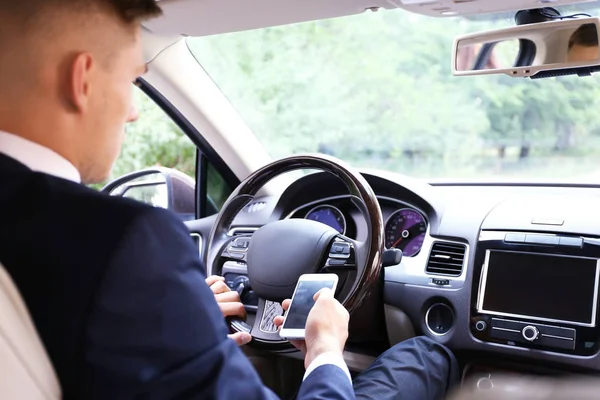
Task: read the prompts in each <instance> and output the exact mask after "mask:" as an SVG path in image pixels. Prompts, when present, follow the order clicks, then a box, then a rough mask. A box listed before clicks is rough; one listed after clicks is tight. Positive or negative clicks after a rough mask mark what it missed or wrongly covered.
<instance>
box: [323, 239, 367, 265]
mask: <svg viewBox="0 0 600 400" xmlns="http://www.w3.org/2000/svg"><path fill="white" fill-rule="evenodd" d="M357 248H361V243H360V242H357V241H356V240H352V239H350V238H348V237H346V236H343V235H339V236H337V237H336V238H335V239H334V240H333V242H332V243H331V245H330V246H329V253H328V254H327V258H326V260H325V265H324V267H323V269H326V270H335V269H341V270H348V269H353V268H356V253H357Z"/></svg>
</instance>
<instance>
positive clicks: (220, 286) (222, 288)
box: [210, 281, 231, 294]
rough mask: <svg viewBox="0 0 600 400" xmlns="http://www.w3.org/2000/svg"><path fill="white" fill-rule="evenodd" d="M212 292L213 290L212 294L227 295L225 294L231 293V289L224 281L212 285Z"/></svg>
mask: <svg viewBox="0 0 600 400" xmlns="http://www.w3.org/2000/svg"><path fill="white" fill-rule="evenodd" d="M210 290H212V292H213V293H214V294H219V293H225V292H229V291H231V289H229V287H228V286H227V285H226V284H225V282H223V281H216V282H215V283H213V284H212V285H210Z"/></svg>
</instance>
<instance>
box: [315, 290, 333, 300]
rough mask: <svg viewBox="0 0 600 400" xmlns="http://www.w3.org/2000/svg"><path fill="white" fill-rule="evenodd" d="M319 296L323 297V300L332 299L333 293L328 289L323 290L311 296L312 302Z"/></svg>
mask: <svg viewBox="0 0 600 400" xmlns="http://www.w3.org/2000/svg"><path fill="white" fill-rule="evenodd" d="M321 296H323V298H325V297H333V292H332V291H331V289H329V288H323V289H321V290H319V291H318V292H317V293H315V295H314V296H313V300H314V301H317V299H318V298H319V297H321Z"/></svg>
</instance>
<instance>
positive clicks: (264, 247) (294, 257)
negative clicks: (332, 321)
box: [205, 155, 384, 351]
mask: <svg viewBox="0 0 600 400" xmlns="http://www.w3.org/2000/svg"><path fill="white" fill-rule="evenodd" d="M299 169H318V170H322V171H325V172H328V173H330V174H333V175H334V176H336V177H337V178H338V179H340V180H341V181H342V182H343V183H344V184H345V186H346V188H347V189H348V193H349V194H350V196H351V200H352V202H353V203H354V204H355V205H356V206H357V208H358V209H359V211H360V213H361V215H362V217H363V218H364V220H365V222H366V225H367V230H368V231H367V239H366V240H365V241H364V242H363V241H357V240H354V239H351V238H349V237H346V236H344V235H340V234H339V232H338V231H336V230H335V229H333V228H331V227H329V226H327V225H325V224H322V223H320V222H316V221H311V220H306V219H300V218H289V219H283V220H278V221H275V222H270V223H268V224H266V225H264V226H262V227H261V228H259V229H257V230H256V231H255V232H254V233H253V234H246V235H244V234H242V235H235V234H234V233H233V232H231V224H232V222H233V220H234V218H235V217H236V215H237V214H238V213H239V212H240V211H241V210H242V209H243V208H244V207H245V206H246V205H247V204H248V203H250V202H251V201H252V200H253V199H254V196H255V195H256V194H257V193H258V191H259V190H260V189H261V188H262V187H263V186H264V185H265V184H266V183H267V182H269V181H270V180H271V179H273V178H275V177H277V176H279V175H281V174H284V173H286V172H289V171H294V170H299ZM383 251H384V224H383V218H382V214H381V208H380V206H379V202H378V201H377V197H376V196H375V193H374V192H373V190H372V189H371V187H370V186H369V184H368V183H367V181H366V180H365V178H364V177H363V176H362V175H360V173H358V172H357V171H355V170H354V169H352V168H351V167H349V166H347V165H346V164H345V163H344V162H342V161H340V160H338V159H336V158H334V157H329V156H323V155H300V156H292V157H288V158H283V159H280V160H277V161H275V162H273V163H271V164H269V165H267V166H265V167H263V168H261V169H259V170H258V171H256V172H254V173H253V174H251V175H250V176H249V177H248V178H247V179H246V180H245V181H243V182H242V183H241V184H240V185H239V186H238V187H237V188H236V189H235V190H234V191H233V193H232V194H231V195H230V196H229V198H228V199H227V201H226V202H225V204H224V205H223V207H222V209H221V211H220V212H219V214H218V216H217V219H216V221H215V223H214V225H213V228H212V230H211V232H210V235H209V238H208V250H207V252H206V254H205V257H206V260H205V261H206V266H207V268H208V272H209V275H223V274H224V273H225V270H228V271H229V272H231V271H233V272H235V271H237V272H238V273H241V274H243V273H244V272H246V271H247V274H248V279H249V283H250V285H251V287H252V289H253V290H254V293H255V294H256V295H257V296H258V307H257V311H256V319H255V322H254V326H249V325H248V324H246V323H244V322H243V321H241V320H233V321H231V320H230V328H231V330H232V331H234V332H236V331H246V332H248V333H250V334H251V335H252V341H251V342H250V345H251V346H255V347H260V348H262V349H266V350H271V351H281V350H286V349H290V348H291V344H290V343H289V342H288V341H286V340H283V339H281V337H280V336H279V333H278V331H277V328H276V327H275V325H274V324H273V318H274V317H275V316H277V315H283V309H282V308H281V305H280V303H279V302H280V301H282V300H284V299H286V298H291V296H292V294H293V292H294V288H295V286H296V283H297V281H298V278H299V277H300V275H302V274H308V273H319V272H329V273H331V272H334V273H337V274H338V276H339V284H338V289H337V290H336V298H337V299H338V300H340V302H341V303H342V304H343V305H344V306H345V307H346V309H347V310H348V311H349V312H350V313H352V312H353V311H354V310H356V309H357V308H358V307H359V306H360V304H361V302H362V301H363V300H364V299H365V298H366V297H367V296H368V295H369V294H370V291H371V288H372V287H373V285H374V284H376V283H377V282H378V280H379V277H380V273H381V268H382V267H381V264H382V254H383Z"/></svg>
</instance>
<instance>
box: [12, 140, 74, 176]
mask: <svg viewBox="0 0 600 400" xmlns="http://www.w3.org/2000/svg"><path fill="white" fill-rule="evenodd" d="M0 153H2V154H5V155H7V156H9V157H11V158H14V159H15V160H17V161H19V162H20V163H21V164H25V165H26V166H27V167H29V168H30V169H31V170H33V171H37V172H43V173H46V174H49V175H54V176H56V177H59V178H63V179H68V180H70V181H73V182H77V183H80V182H81V175H80V174H79V171H77V168H75V166H74V165H73V164H71V163H70V162H69V161H67V159H65V158H64V157H62V156H61V155H59V154H57V153H55V152H54V151H52V150H50V149H49V148H47V147H44V146H42V145H39V144H37V143H35V142H32V141H30V140H27V139H23V138H22V137H20V136H17V135H13V134H11V133H7V132H2V131H0Z"/></svg>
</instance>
